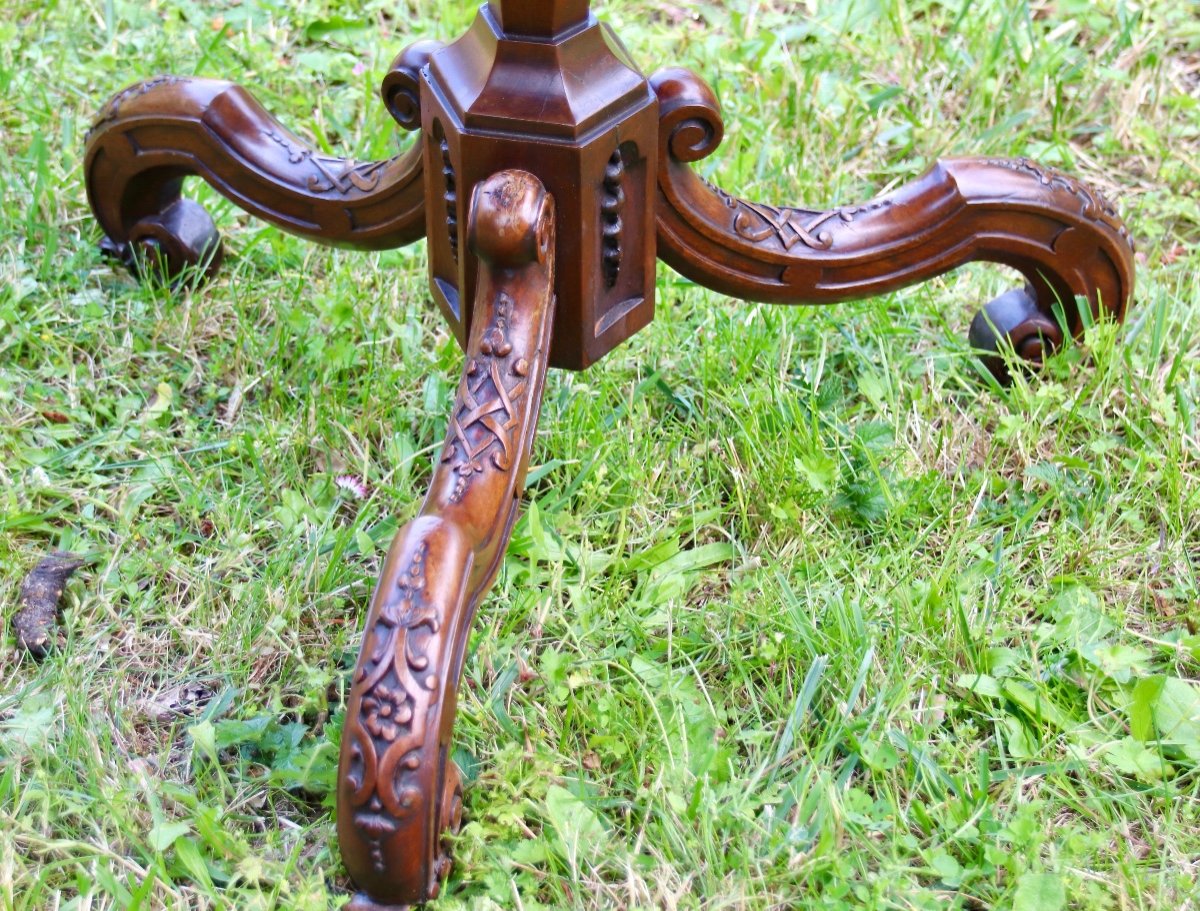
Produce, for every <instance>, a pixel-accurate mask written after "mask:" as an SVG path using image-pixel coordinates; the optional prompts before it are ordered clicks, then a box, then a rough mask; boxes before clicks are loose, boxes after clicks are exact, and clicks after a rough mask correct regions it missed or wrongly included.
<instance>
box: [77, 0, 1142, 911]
mask: <svg viewBox="0 0 1200 911" xmlns="http://www.w3.org/2000/svg"><path fill="white" fill-rule="evenodd" d="M382 96H383V101H384V104H385V105H386V106H387V109H388V110H389V111H390V112H391V114H392V116H393V117H394V118H395V119H396V121H397V123H398V124H400V126H401V127H403V128H404V129H407V130H417V131H419V135H418V136H417V137H416V140H415V142H414V144H413V146H412V148H411V149H410V150H409V151H408V152H406V153H404V154H401V155H399V156H397V157H395V158H392V159H389V160H386V161H375V162H356V161H353V160H350V159H344V158H334V157H330V156H326V155H322V154H320V153H319V152H317V151H316V150H315V149H313V148H312V147H311V146H310V145H308V144H307V143H305V142H304V141H303V140H301V139H300V138H299V137H297V136H295V135H294V134H292V133H290V132H289V131H287V130H286V129H285V128H284V127H283V126H281V125H280V124H279V123H278V122H277V121H276V120H275V119H274V118H272V117H271V116H270V115H269V114H267V113H266V112H265V111H264V110H263V109H262V107H261V106H259V105H258V104H257V103H256V102H255V101H254V99H253V98H252V97H251V96H250V95H249V93H247V92H246V91H245V90H244V89H242V88H239V87H238V86H235V85H232V84H231V83H228V82H220V81H216V80H211V79H183V78H177V77H172V76H162V77H158V78H156V79H152V80H150V81H148V82H144V83H139V84H138V85H135V86H132V87H131V88H129V89H126V90H125V91H123V92H121V93H120V94H118V95H117V96H116V97H115V98H113V99H112V100H111V101H110V102H109V104H108V105H107V106H106V107H105V108H104V110H103V112H102V114H101V116H100V119H99V120H98V122H97V124H96V126H95V127H94V128H93V130H92V131H91V133H90V134H89V136H88V140H87V151H86V158H85V179H86V183H87V191H88V199H89V201H90V202H91V205H92V208H93V211H94V212H95V214H96V217H97V220H98V221H99V222H100V226H101V228H102V229H103V231H104V234H105V237H104V240H103V242H102V247H103V248H104V249H105V250H106V251H107V252H108V253H110V254H112V255H113V256H115V257H117V258H119V259H121V260H122V261H124V262H125V263H126V264H128V265H129V266H130V267H132V268H134V269H136V270H138V271H139V272H140V273H142V274H147V273H149V274H153V273H154V272H159V273H162V274H163V276H164V277H166V278H168V279H170V280H173V281H180V280H183V279H185V278H188V277H193V278H203V277H205V276H211V275H212V274H214V273H215V272H216V270H217V269H218V268H219V266H220V259H221V245H220V241H219V239H218V237H217V234H216V229H215V227H214V226H213V224H212V221H211V219H209V218H208V216H207V214H206V213H205V212H204V211H203V209H202V208H201V207H200V206H199V205H197V204H196V203H195V202H193V201H191V200H189V199H186V198H184V197H182V196H181V188H182V185H183V182H184V179H185V178H186V177H187V176H189V175H198V176H200V177H201V178H203V179H204V180H206V181H207V182H208V183H209V184H211V185H212V186H213V187H214V188H215V189H216V190H217V191H218V192H220V193H222V194H223V195H225V196H226V197H227V198H229V199H230V200H232V201H234V202H235V203H237V204H238V205H240V206H242V207H243V208H245V209H246V210H248V211H250V212H252V213H254V214H256V215H258V216H260V217H261V218H263V219H265V220H266V221H269V222H271V223H273V224H276V225H278V226H279V227H281V228H283V229H284V230H286V231H290V232H292V233H295V234H299V235H301V236H304V237H308V238H310V239H313V240H316V241H318V242H321V243H326V244H339V245H344V246H350V247H357V248H361V249H382V248H387V247H395V246H399V245H402V244H407V243H410V242H412V241H414V240H417V239H418V238H420V237H422V236H425V237H426V238H427V241H428V245H429V246H428V249H429V268H430V286H431V291H432V296H433V299H434V301H435V302H436V304H437V305H438V306H439V307H440V309H441V311H442V313H443V315H444V316H445V318H446V320H447V322H448V323H449V325H450V327H451V329H452V331H453V332H454V334H455V336H456V338H457V339H458V341H459V343H460V344H461V345H462V347H463V349H464V351H465V353H466V361H465V366H464V370H463V377H462V381H461V383H460V384H459V388H458V394H457V397H456V400H455V403H454V406H453V412H452V418H451V421H450V429H449V433H448V435H447V439H446V443H445V446H444V447H443V449H442V452H441V455H440V457H439V460H438V463H437V465H436V468H435V471H434V476H433V481H432V485H431V488H430V491H429V494H428V496H427V497H426V499H425V502H424V505H423V506H422V508H421V512H420V515H419V516H418V517H417V518H416V519H414V520H413V521H412V522H410V523H408V524H407V525H405V526H404V527H403V528H402V529H401V531H400V533H399V534H398V535H397V536H396V540H395V543H394V544H393V545H392V548H391V551H390V553H389V555H388V558H387V561H386V562H385V564H384V568H383V572H382V575H381V578H380V581H379V585H378V588H377V589H376V592H375V596H374V598H373V600H372V603H371V606H370V610H369V612H368V615H367V620H366V631H365V633H364V637H363V645H362V651H361V654H360V656H359V661H358V666H357V668H356V670H355V672H354V676H353V679H352V685H351V690H350V696H349V701H348V705H347V712H346V722H345V730H344V733H343V737H342V754H341V766H340V771H339V775H338V839H339V842H340V846H341V850H342V856H343V858H344V859H345V863H346V867H347V869H348V870H349V871H350V873H351V875H352V876H353V877H354V879H355V881H356V882H357V883H358V885H359V887H360V888H361V890H362V891H361V892H360V894H359V895H357V896H356V897H355V898H354V900H353V901H352V903H351V905H350V907H351V908H354V909H358V911H369V909H371V911H384V909H398V908H401V907H407V906H411V905H414V904H419V903H421V902H423V901H427V900H429V899H432V898H434V897H436V895H437V894H438V891H439V889H440V887H441V883H442V881H443V880H444V877H445V875H446V873H447V871H448V869H449V857H448V851H447V849H446V845H445V842H444V833H445V832H446V831H447V830H453V829H455V828H456V827H457V826H458V823H459V821H460V818H461V813H462V790H461V779H460V776H459V774H458V770H457V769H456V768H455V766H454V764H453V763H452V762H451V761H450V759H449V755H450V738H451V733H452V728H453V723H454V714H455V708H456V700H457V691H458V682H459V678H460V675H461V671H462V662H463V652H464V648H465V644H466V640H467V636H468V631H469V628H470V623H471V620H472V618H473V616H474V613H475V610H476V608H477V606H478V604H479V602H480V600H481V599H482V598H483V596H484V594H485V593H486V592H487V590H488V588H489V587H490V585H491V584H492V581H493V579H494V577H495V575H496V572H497V569H498V567H499V565H500V561H501V560H502V558H503V553H504V549H505V545H506V543H507V541H508V537H509V535H510V534H511V531H512V526H513V522H514V520H515V517H516V515H517V508H518V502H519V497H520V493H521V489H522V485H523V481H524V475H525V469H526V465H527V464H528V459H529V454H530V450H531V448H532V445H533V438H534V428H535V426H536V423H537V416H538V410H539V407H540V402H541V396H542V386H543V382H544V378H545V372H546V368H547V367H548V366H557V367H563V368H568V369H577V370H579V369H583V368H585V367H587V366H588V365H590V364H592V363H594V362H595V361H596V360H597V359H599V358H601V357H603V356H604V355H605V354H606V353H607V352H609V351H611V350H612V349H613V348H614V347H615V346H616V345H618V344H620V343H621V342H623V341H625V340H626V339H628V338H629V337H630V336H632V335H633V334H634V333H635V332H637V331H638V330H639V329H641V328H642V327H643V326H645V325H646V324H647V323H649V321H650V320H651V318H652V317H653V314H654V269H655V260H656V257H657V256H659V255H661V257H662V258H663V259H665V260H666V261H667V262H668V263H670V264H671V265H672V266H673V267H674V268H675V269H677V270H678V271H679V272H681V273H683V274H684V275H685V276H687V277H688V278H691V279H692V280H693V281H696V282H698V283H700V284H703V285H706V286H708V287H711V288H714V289H716V290H718V291H721V292H723V293H726V294H730V295H733V296H735V297H742V298H747V299H751V300H760V301H772V302H778V303H804V304H827V303H833V302H836V301H844V300H852V299H856V298H863V297H868V296H872V295H876V294H881V293H884V292H887V291H891V290H894V289H897V288H901V287H904V286H906V285H911V284H913V283H915V282H920V281H924V280H926V279H928V278H931V277H933V276H935V275H939V274H942V273H944V272H946V271H949V270H951V269H954V268H957V267H958V266H960V265H962V264H964V263H967V262H971V261H976V260H986V261H991V262H995V263H999V264H1002V265H1005V266H1008V267H1011V268H1013V269H1015V270H1016V271H1017V272H1019V273H1020V274H1021V275H1022V277H1023V278H1024V282H1025V283H1024V286H1023V287H1019V288H1016V289H1014V290H1012V291H1010V292H1008V293H1007V294H1004V295H1001V296H1000V297H998V298H997V299H996V300H994V301H992V302H991V303H989V304H988V305H986V306H985V307H984V308H982V309H981V310H980V311H979V315H978V316H977V317H976V318H975V320H974V321H973V323H972V325H971V328H970V341H971V343H972V345H973V346H975V347H976V348H978V349H979V350H980V354H981V356H982V357H983V360H984V363H985V364H987V365H988V367H989V368H990V369H991V370H992V371H993V372H994V373H995V375H996V376H997V377H998V378H1000V379H1001V380H1004V379H1006V378H1007V377H1008V370H1009V368H1010V366H1011V365H1012V364H1013V363H1017V362H1023V363H1025V364H1027V365H1031V366H1034V367H1036V366H1037V365H1038V364H1040V363H1041V361H1042V359H1043V358H1044V357H1045V355H1046V354H1047V353H1048V352H1049V351H1052V350H1053V349H1055V348H1056V347H1058V346H1059V345H1060V344H1061V343H1062V341H1063V339H1064V338H1065V335H1066V333H1075V334H1078V333H1079V332H1080V331H1082V328H1083V326H1084V325H1085V322H1086V320H1085V319H1084V318H1083V315H1082V313H1083V311H1082V310H1081V309H1080V307H1081V305H1082V306H1085V307H1087V308H1088V309H1090V311H1091V312H1092V313H1093V314H1094V315H1098V314H1100V313H1102V312H1103V313H1107V314H1109V315H1110V316H1111V317H1112V318H1115V319H1117V320H1120V319H1123V318H1124V316H1125V312H1126V308H1127V306H1128V305H1129V303H1130V301H1131V300H1132V295H1133V281H1134V269H1133V245H1132V242H1131V239H1130V236H1129V232H1128V231H1127V230H1126V229H1125V227H1124V225H1123V224H1122V222H1121V220H1120V218H1119V216H1118V215H1117V213H1116V210H1115V209H1114V208H1113V206H1112V205H1111V204H1110V203H1109V202H1107V201H1106V200H1105V199H1104V198H1103V197H1102V196H1100V195H1099V194H1098V193H1096V192H1094V191H1093V190H1091V189H1090V188H1088V187H1087V186H1086V185H1084V184H1082V183H1080V182H1079V181H1077V180H1075V179H1074V178H1071V177H1068V176H1066V175H1064V174H1060V173H1058V172H1056V171H1052V170H1050V169H1048V168H1045V167H1042V166H1040V165H1038V164H1035V163H1033V162H1030V161H1027V160H1025V159H946V160H942V161H939V162H938V163H936V164H935V165H934V166H933V167H932V168H931V169H930V170H929V171H928V172H927V173H926V174H925V175H924V176H921V177H918V178H917V179H916V180H914V181H913V182H912V183H910V184H907V185H905V186H903V187H901V188H900V189H898V190H896V191H894V192H892V193H890V194H888V195H886V196H882V197H879V198H877V199H874V200H870V201H868V202H865V203H860V204H857V205H852V206H840V207H836V208H830V209H808V208H800V207H793V206H779V205H768V204H764V203H757V202H752V201H748V200H744V199H741V198H739V197H737V196H735V195H733V194H732V193H729V192H726V191H724V190H721V189H718V188H717V187H715V186H713V185H712V184H709V183H708V182H706V181H705V180H702V179H701V178H700V177H699V176H697V175H696V174H695V173H694V172H693V170H692V167H691V164H692V163H693V162H696V161H698V160H700V159H702V158H704V157H705V156H707V155H709V154H711V153H712V152H714V151H715V150H716V149H717V147H718V146H719V144H720V141H721V137H722V134H723V131H724V125H723V123H722V120H721V115H720V110H719V107H718V104H717V100H716V98H715V97H714V96H713V94H712V92H711V91H710V90H709V89H708V87H707V86H706V85H705V84H704V83H703V82H702V81H701V80H700V78H699V77H697V76H696V75H694V74H692V73H690V72H688V71H686V70H678V69H667V70H662V71H660V72H659V73H657V74H656V75H655V76H654V77H653V79H651V80H647V79H646V78H645V77H644V76H643V75H642V74H641V73H640V72H639V70H638V68H637V67H636V65H635V64H634V63H633V62H632V60H631V58H630V57H629V54H628V53H627V52H626V51H625V49H624V48H623V47H622V46H621V44H620V41H619V40H618V39H617V37H616V36H615V35H614V34H613V33H612V32H611V30H609V29H608V28H607V26H604V25H602V24H600V23H598V22H597V21H596V20H595V19H594V18H593V17H592V16H591V14H590V11H589V4H588V3H587V2H586V0H526V2H518V0H490V2H489V3H487V4H485V5H484V6H483V7H482V8H481V9H480V12H479V15H478V16H477V18H476V20H475V22H474V24H473V25H472V26H471V28H470V30H469V31H468V32H467V34H465V35H464V36H463V37H462V38H460V39H459V40H458V41H456V42H454V43H452V44H449V45H442V44H440V43H438V42H431V41H422V42H418V43H416V44H414V45H411V46H410V47H409V48H407V49H406V50H404V51H403V52H401V53H400V55H399V56H398V57H397V58H396V60H395V62H394V63H393V64H392V66H391V68H390V69H389V71H388V73H387V76H386V77H385V79H384V82H383V86H382ZM1060 315H1061V319H1060Z"/></svg>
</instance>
